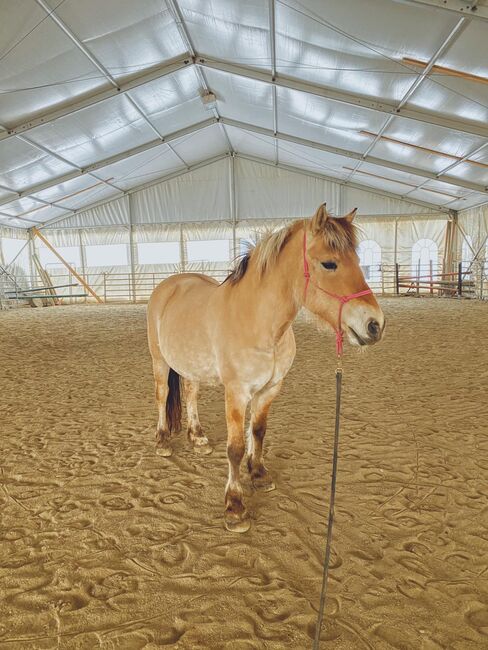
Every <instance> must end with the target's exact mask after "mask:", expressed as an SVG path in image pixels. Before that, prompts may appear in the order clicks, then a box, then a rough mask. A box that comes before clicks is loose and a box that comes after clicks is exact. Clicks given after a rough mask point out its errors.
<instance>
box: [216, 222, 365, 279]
mask: <svg viewBox="0 0 488 650" xmlns="http://www.w3.org/2000/svg"><path fill="white" fill-rule="evenodd" d="M303 224H304V222H303V220H302V219H300V220H299V221H294V222H293V223H292V224H290V225H289V226H285V227H284V228H280V230H277V231H276V232H270V233H268V234H266V235H265V236H264V237H263V238H262V239H261V241H260V242H258V243H257V244H256V245H255V246H251V245H250V246H249V250H248V251H247V252H246V253H245V254H244V255H241V256H240V257H239V259H238V260H237V263H236V265H235V267H234V269H233V270H232V271H231V272H230V274H229V275H228V276H227V278H226V279H225V280H224V282H230V283H231V284H237V283H238V282H239V280H241V279H242V278H243V277H244V275H245V274H246V271H247V269H248V266H249V262H250V261H251V260H252V261H253V263H255V264H256V267H257V269H258V272H259V274H260V275H262V274H263V273H265V272H266V271H267V270H268V269H269V268H270V267H271V266H273V265H274V264H275V262H276V260H277V259H278V257H279V254H280V253H281V251H282V250H283V248H284V247H285V246H286V244H287V242H288V241H289V239H290V237H291V236H292V235H293V234H294V233H295V232H296V231H297V230H299V229H300V228H301V227H302V226H303ZM321 231H322V234H323V236H324V238H325V243H326V245H327V246H328V247H329V248H330V249H331V250H333V251H334V252H336V253H346V252H347V251H349V250H354V249H356V248H357V245H358V242H357V229H356V227H355V226H354V225H353V224H352V223H351V222H350V221H348V220H347V219H339V218H334V217H330V218H328V219H327V220H326V221H325V222H324V223H323V225H322V228H321Z"/></svg>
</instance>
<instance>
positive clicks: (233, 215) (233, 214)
mask: <svg viewBox="0 0 488 650" xmlns="http://www.w3.org/2000/svg"><path fill="white" fill-rule="evenodd" d="M229 208H230V210H229V212H230V220H231V223H232V257H233V258H234V257H236V256H237V244H236V223H237V204H236V168H235V154H234V153H233V154H231V156H230V157H229Z"/></svg>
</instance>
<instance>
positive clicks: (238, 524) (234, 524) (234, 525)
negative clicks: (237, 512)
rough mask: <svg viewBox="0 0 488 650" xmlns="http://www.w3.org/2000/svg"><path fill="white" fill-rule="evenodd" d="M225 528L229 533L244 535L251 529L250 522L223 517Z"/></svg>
mask: <svg viewBox="0 0 488 650" xmlns="http://www.w3.org/2000/svg"><path fill="white" fill-rule="evenodd" d="M224 521H225V527H226V528H227V530H228V531H230V532H231V533H246V532H247V531H248V530H249V529H250V528H251V520H250V519H249V518H248V517H247V518H245V519H236V518H235V517H225V519H224Z"/></svg>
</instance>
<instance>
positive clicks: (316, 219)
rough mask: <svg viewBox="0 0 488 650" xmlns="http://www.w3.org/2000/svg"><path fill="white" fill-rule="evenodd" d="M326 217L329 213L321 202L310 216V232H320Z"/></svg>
mask: <svg viewBox="0 0 488 650" xmlns="http://www.w3.org/2000/svg"><path fill="white" fill-rule="evenodd" d="M328 218H329V213H328V212H327V207H326V205H325V203H322V205H320V206H319V207H318V208H317V212H316V213H315V214H314V215H313V217H312V232H313V233H317V232H321V231H322V230H323V229H324V226H325V222H326V221H327V219H328Z"/></svg>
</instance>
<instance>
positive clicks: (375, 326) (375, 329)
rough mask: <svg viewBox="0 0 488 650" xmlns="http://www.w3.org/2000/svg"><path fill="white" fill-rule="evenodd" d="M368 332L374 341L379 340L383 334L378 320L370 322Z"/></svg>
mask: <svg viewBox="0 0 488 650" xmlns="http://www.w3.org/2000/svg"><path fill="white" fill-rule="evenodd" d="M368 332H369V334H370V336H372V337H373V338H374V339H377V338H378V337H379V335H380V332H381V327H380V324H379V323H378V321H377V320H370V321H369V323H368Z"/></svg>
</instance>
